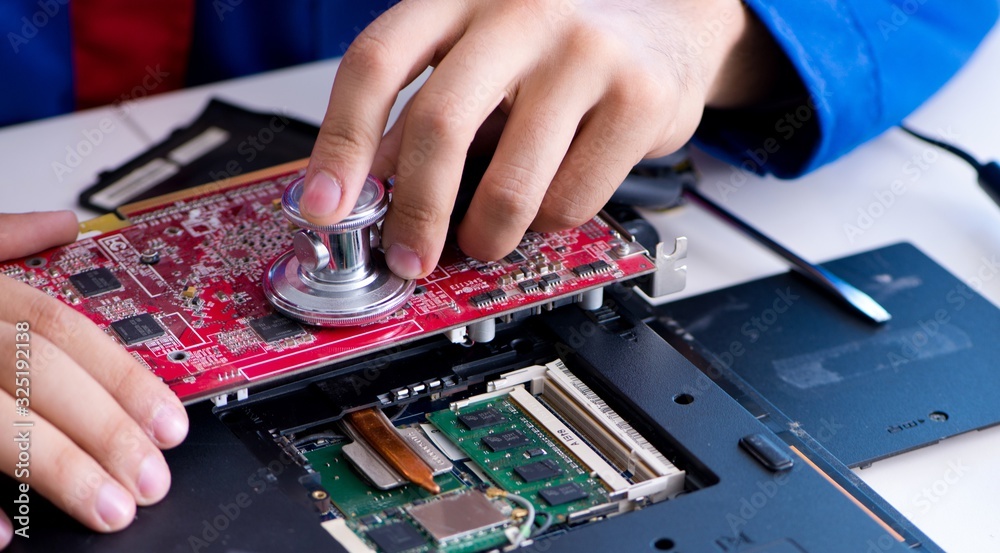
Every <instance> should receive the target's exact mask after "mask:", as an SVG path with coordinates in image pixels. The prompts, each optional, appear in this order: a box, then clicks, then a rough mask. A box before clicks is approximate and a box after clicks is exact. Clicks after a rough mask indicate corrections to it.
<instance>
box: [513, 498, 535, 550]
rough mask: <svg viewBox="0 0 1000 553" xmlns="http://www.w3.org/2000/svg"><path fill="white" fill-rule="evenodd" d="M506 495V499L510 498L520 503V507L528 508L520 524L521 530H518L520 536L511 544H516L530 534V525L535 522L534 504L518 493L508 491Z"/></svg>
mask: <svg viewBox="0 0 1000 553" xmlns="http://www.w3.org/2000/svg"><path fill="white" fill-rule="evenodd" d="M506 497H507V499H510V500H511V501H513V502H514V503H518V504H520V505H521V506H522V507H524V508H525V509H527V510H528V516H527V517H525V522H524V525H522V526H521V532H520V536H521V537H520V538H519V539H518V540H517V543H515V544H513V545H517V544H518V543H521V541H522V540H524V539H526V538H527V537H528V536H530V535H531V527H532V525H534V524H535V506H534V505H533V504H532V503H531V502H530V501H528V500H527V499H525V498H523V497H521V496H519V495H515V494H512V493H509V492H508V493H507V494H506Z"/></svg>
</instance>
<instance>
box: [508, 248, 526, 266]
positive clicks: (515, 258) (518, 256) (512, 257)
mask: <svg viewBox="0 0 1000 553" xmlns="http://www.w3.org/2000/svg"><path fill="white" fill-rule="evenodd" d="M525 259H527V258H526V257H524V254H522V253H521V252H519V251H517V250H514V251H512V252H510V253H509V254H507V255H506V256H505V257H504V258H503V260H504V261H506V262H507V263H510V264H511V265H516V264H518V263H520V262H522V261H524V260H525Z"/></svg>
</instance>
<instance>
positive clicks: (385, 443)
mask: <svg viewBox="0 0 1000 553" xmlns="http://www.w3.org/2000/svg"><path fill="white" fill-rule="evenodd" d="M345 418H346V419H347V423H348V424H350V425H351V426H352V427H354V429H355V430H357V432H358V434H359V435H361V437H362V438H364V439H365V441H366V442H368V444H369V445H371V447H372V448H374V449H375V451H377V452H378V453H379V455H381V456H382V458H383V459H385V460H386V462H387V463H389V465H391V466H392V468H394V469H396V471H397V472H399V474H401V475H402V476H403V478H406V479H407V480H409V481H410V482H412V483H414V484H416V485H418V486H420V487H421V488H423V489H425V490H427V491H429V492H431V493H433V494H438V493H441V486H439V485H438V483H437V482H435V481H434V473H433V471H432V470H431V467H429V466H427V463H425V462H424V460H423V459H421V458H420V457H419V456H418V455H417V454H416V452H414V451H413V450H412V449H411V448H410V446H408V445H406V442H405V441H404V440H403V438H402V437H400V435H399V433H398V432H396V429H395V428H394V427H393V426H392V423H391V422H390V421H389V419H388V418H386V417H385V415H383V414H382V413H381V411H379V410H377V409H375V408H374V407H373V408H369V409H362V410H361V411H354V412H353V413H348V414H347V416H346V417H345Z"/></svg>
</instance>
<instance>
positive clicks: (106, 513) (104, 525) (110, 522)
mask: <svg viewBox="0 0 1000 553" xmlns="http://www.w3.org/2000/svg"><path fill="white" fill-rule="evenodd" d="M94 508H95V510H96V511H97V516H98V520H99V522H100V523H101V524H100V526H99V527H98V528H97V529H98V530H101V531H104V532H117V531H118V530H121V529H123V528H125V527H126V526H128V525H129V524H130V523H131V522H132V520H133V519H134V518H135V501H134V500H133V499H132V495H131V494H130V493H128V492H127V491H125V488H123V487H122V486H121V485H120V484H118V483H117V482H105V483H104V484H103V485H102V486H101V489H99V490H98V491H97V501H96V503H95V505H94Z"/></svg>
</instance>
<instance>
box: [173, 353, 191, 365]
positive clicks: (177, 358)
mask: <svg viewBox="0 0 1000 553" xmlns="http://www.w3.org/2000/svg"><path fill="white" fill-rule="evenodd" d="M190 358H191V354H190V353H188V352H186V351H180V350H178V351H172V352H170V353H168V354H167V359H169V360H171V361H173V362H174V363H183V362H185V361H187V360H188V359H190Z"/></svg>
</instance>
